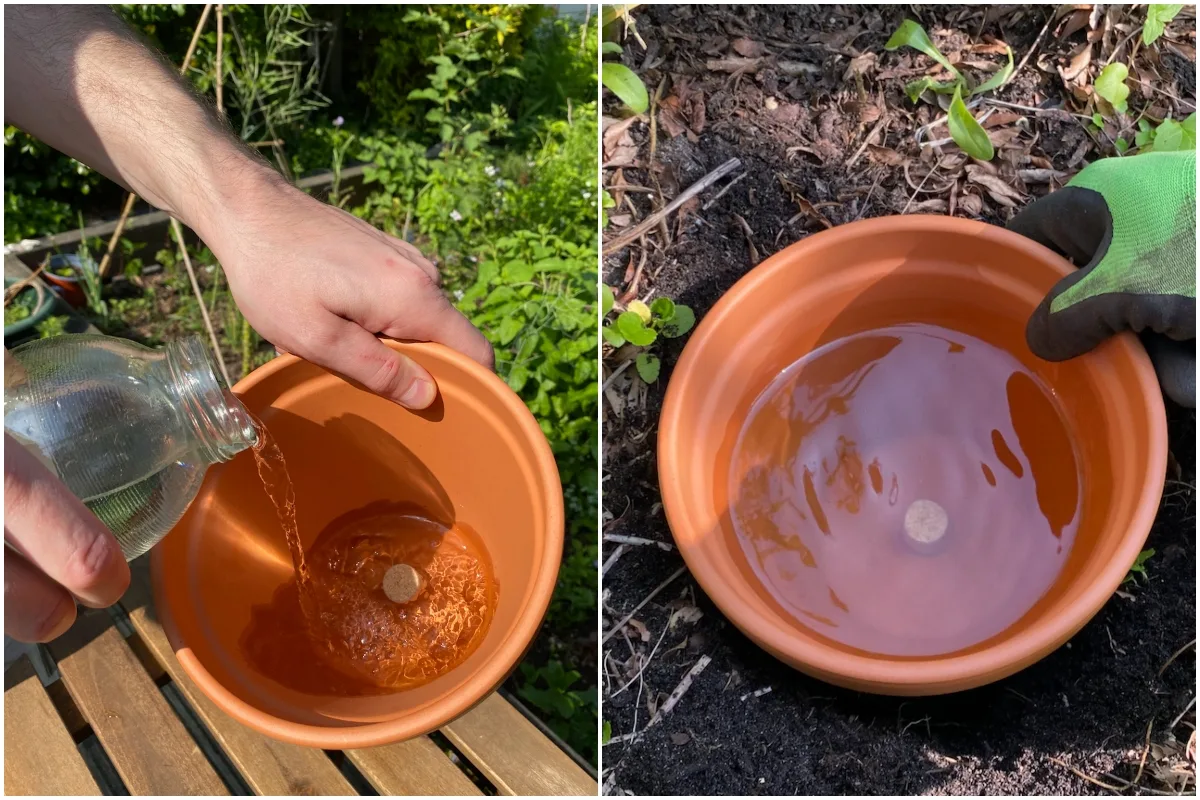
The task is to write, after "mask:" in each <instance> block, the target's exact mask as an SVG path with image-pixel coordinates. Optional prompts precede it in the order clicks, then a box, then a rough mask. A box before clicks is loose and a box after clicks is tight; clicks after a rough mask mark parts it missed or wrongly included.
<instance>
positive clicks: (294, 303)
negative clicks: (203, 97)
mask: <svg viewBox="0 0 1200 800" xmlns="http://www.w3.org/2000/svg"><path fill="white" fill-rule="evenodd" d="M243 197H244V198H245V199H246V201H247V202H239V203H238V204H236V206H235V207H232V208H229V209H226V210H224V211H222V212H221V218H220V220H219V222H217V223H216V224H209V225H207V226H204V228H206V229H201V236H202V237H203V238H204V240H205V242H206V243H207V244H208V246H209V247H210V248H212V251H213V253H214V254H216V256H217V258H218V259H219V260H220V262H221V265H222V266H223V267H224V269H225V272H226V274H227V275H228V276H229V285H230V288H231V289H232V291H233V296H234V298H235V299H236V300H237V303H238V306H239V308H241V310H242V313H243V314H244V315H245V316H246V319H248V320H249V321H250V323H251V324H252V325H253V326H254V328H255V330H257V331H259V332H260V333H261V334H262V335H263V336H264V337H266V338H267V339H268V340H270V341H271V342H272V343H273V344H275V345H276V346H277V347H278V348H281V349H283V350H286V351H287V352H289V353H293V354H295V355H298V356H300V357H301V358H304V359H306V360H308V361H311V362H313V363H314V364H317V365H319V366H322V367H324V368H326V369H329V370H331V371H333V372H336V373H338V374H340V375H342V376H344V377H346V378H349V379H350V380H352V381H355V382H357V383H359V384H361V385H362V386H364V387H366V388H367V389H369V390H371V391H373V392H375V393H377V394H380V395H382V396H384V397H387V398H389V399H391V400H394V401H395V402H397V403H399V404H400V405H402V406H405V407H407V408H412V409H421V408H426V407H428V406H429V405H430V404H431V403H432V402H433V401H434V398H435V397H436V394H437V392H436V387H435V384H434V380H433V378H432V377H431V376H430V375H429V373H428V372H426V371H425V370H424V369H422V368H421V367H419V366H418V365H417V364H416V363H415V362H413V361H412V360H411V359H409V358H408V357H406V356H403V355H401V354H400V353H397V352H396V351H394V350H392V349H391V348H389V347H387V346H386V345H384V344H383V343H382V342H380V341H379V340H378V339H376V338H375V334H376V333H382V334H383V335H385V336H388V337H391V338H394V339H413V340H418V341H431V342H440V343H442V344H444V345H446V346H448V347H451V348H453V349H455V350H458V351H459V352H460V353H463V354H464V355H466V356H468V357H470V358H472V359H474V360H475V361H478V362H479V363H481V364H483V365H484V366H486V367H488V368H489V369H491V368H493V364H494V361H493V354H492V347H491V345H490V344H489V343H488V341H487V339H485V338H484V337H483V334H481V333H480V332H479V331H478V330H477V329H476V328H475V327H474V326H472V325H471V323H470V322H468V321H467V319H466V317H464V316H463V315H462V314H460V313H459V312H458V311H457V310H456V309H455V308H454V307H453V306H452V305H451V304H450V302H449V300H447V299H446V296H445V295H444V294H443V293H442V290H441V288H440V286H439V277H438V273H437V269H436V268H435V267H434V266H433V264H431V263H430V262H429V261H428V260H426V259H425V258H424V257H423V256H422V255H421V253H420V251H419V250H417V248H415V247H413V246H412V245H410V244H408V243H407V242H404V241H401V240H399V239H396V238H394V237H391V236H388V235H386V234H384V233H382V232H380V231H378V230H375V229H374V228H372V227H371V226H370V225H368V224H367V223H365V222H363V221H362V220H360V219H357V218H356V217H354V216H352V215H350V214H348V213H346V212H344V211H342V210H341V209H338V208H335V207H333V206H330V205H326V204H324V203H321V202H318V201H317V200H314V199H312V198H311V197H309V196H308V195H306V194H304V193H303V192H301V191H299V190H297V189H293V188H292V187H290V186H286V185H282V184H281V183H280V182H278V181H273V180H272V181H268V182H266V185H265V186H263V185H260V186H259V187H257V188H256V189H255V190H254V191H250V192H247V193H245V194H244V195H243ZM237 206H240V207H241V209H243V210H240V211H239V210H238V208H237Z"/></svg>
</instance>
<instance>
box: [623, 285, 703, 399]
mask: <svg viewBox="0 0 1200 800" xmlns="http://www.w3.org/2000/svg"><path fill="white" fill-rule="evenodd" d="M615 305H616V301H615V300H614V298H613V293H612V289H611V288H610V287H608V286H605V287H604V290H603V303H602V308H603V311H604V316H606V317H607V316H608V314H609V312H610V311H612V310H613V307H614V306H615ZM695 324H696V315H695V314H694V313H692V310H691V309H690V308H688V307H687V306H681V305H676V304H675V302H674V301H673V300H671V299H670V298H668V297H660V298H658V299H657V300H655V301H654V302H653V303H651V304H650V305H646V304H645V303H643V302H642V301H641V300H634V301H632V302H630V303H629V305H628V306H627V307H626V310H625V311H623V312H621V314H620V315H618V316H617V318H616V319H615V320H613V321H612V323H611V324H606V325H605V326H604V328H603V329H602V330H603V332H604V341H606V342H608V343H609V344H610V345H612V346H613V347H624V346H625V345H626V344H631V345H633V346H635V347H644V348H648V347H650V346H651V345H653V344H654V343H655V342H656V341H658V338H659V337H660V336H661V337H663V338H664V339H677V338H679V337H680V336H683V335H684V334H686V333H687V332H688V331H690V330H691V329H692V328H693V327H694V326H695ZM634 366H635V367H636V368H637V371H638V375H640V376H641V378H642V380H644V381H645V382H646V383H654V382H655V381H656V380H658V373H659V372H660V370H661V369H662V361H661V359H659V357H658V356H656V355H653V354H652V353H650V352H648V351H643V352H640V353H638V354H637V357H636V358H635V360H634Z"/></svg>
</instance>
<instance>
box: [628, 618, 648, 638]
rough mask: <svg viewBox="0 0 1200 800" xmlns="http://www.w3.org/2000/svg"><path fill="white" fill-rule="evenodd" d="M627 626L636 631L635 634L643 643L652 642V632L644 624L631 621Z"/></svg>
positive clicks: (634, 620)
mask: <svg viewBox="0 0 1200 800" xmlns="http://www.w3.org/2000/svg"><path fill="white" fill-rule="evenodd" d="M625 624H626V625H627V626H629V627H630V628H632V629H633V630H634V632H635V633H636V634H637V638H639V639H641V640H642V641H643V642H648V641H650V631H649V630H647V629H646V626H645V625H644V624H642V623H641V622H639V621H638V620H636V619H631V620H629V622H626V623H625Z"/></svg>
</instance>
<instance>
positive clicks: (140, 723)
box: [4, 564, 597, 796]
mask: <svg viewBox="0 0 1200 800" xmlns="http://www.w3.org/2000/svg"><path fill="white" fill-rule="evenodd" d="M136 566H137V568H136V569H135V570H134V583H133V586H132V587H131V588H130V590H129V592H128V593H127V594H126V596H125V597H124V598H123V599H122V601H121V605H120V606H119V607H118V608H116V609H113V610H112V611H111V612H107V611H94V612H88V613H86V614H81V616H80V618H79V620H78V621H77V622H76V624H75V626H74V627H72V629H71V630H70V631H69V632H68V633H67V634H66V635H65V636H63V637H62V638H60V639H59V640H57V641H55V642H54V643H53V644H52V645H51V646H50V652H51V654H52V655H53V658H54V662H55V663H56V665H57V672H58V675H59V679H58V680H56V681H54V682H52V683H50V684H49V685H47V686H45V687H43V685H42V680H40V679H39V677H38V676H37V674H36V673H35V671H34V668H33V665H32V664H31V663H30V661H29V659H28V657H27V656H22V657H21V659H20V661H18V662H17V663H16V664H14V665H13V666H12V667H11V668H10V669H9V670H8V671H7V673H6V674H5V683H4V793H5V794H7V795H98V794H126V793H128V794H133V795H229V794H259V795H298V794H303V795H353V794H376V793H378V794H381V795H481V794H503V795H589V796H596V794H597V786H596V781H595V780H594V779H593V778H592V777H591V776H590V775H589V774H588V773H587V772H586V771H584V770H583V769H582V768H580V767H579V766H578V765H577V764H576V763H575V761H574V760H572V759H571V757H570V756H568V755H567V754H566V753H564V752H563V751H562V750H561V749H559V747H558V746H557V745H556V744H555V743H554V742H553V741H551V740H550V739H549V738H547V737H546V736H545V735H544V734H543V733H542V732H541V731H540V730H539V729H538V728H537V727H536V726H535V725H534V724H533V723H532V722H530V721H529V720H528V719H526V718H525V716H524V715H523V714H522V713H521V712H520V711H518V710H517V709H516V708H515V707H513V706H512V705H511V704H510V703H509V702H508V701H506V700H505V699H504V698H502V697H501V696H500V695H499V694H493V695H492V696H491V697H489V698H488V699H487V700H485V701H484V702H483V703H481V704H480V705H478V706H476V707H475V708H474V709H473V710H471V711H470V712H468V713H467V714H466V715H464V716H463V717H461V718H459V719H457V720H455V721H454V722H452V723H450V724H448V725H447V726H445V727H444V728H442V729H441V730H440V731H438V732H437V733H434V734H431V735H429V736H422V737H420V738H418V739H413V740H410V741H407V742H401V743H400V744H394V745H388V746H385V747H376V748H371V749H368V750H350V751H346V752H329V751H323V750H316V749H310V748H304V747H297V746H295V745H290V744H284V743H282V742H277V741H275V740H273V739H269V738H267V737H265V736H263V735H261V734H259V733H256V732H255V731H253V730H251V729H249V728H247V727H244V726H243V725H242V724H241V723H239V722H236V721H235V720H234V719H233V718H231V717H229V716H228V715H226V714H225V713H224V712H222V711H221V710H219V709H218V708H217V707H216V705H214V704H213V703H212V702H211V701H210V700H208V699H207V698H206V697H205V696H204V695H202V694H201V693H200V692H199V691H198V690H197V689H196V687H195V685H194V684H193V683H192V682H191V681H190V680H189V679H188V677H187V676H186V675H185V674H184V673H183V671H182V669H181V668H180V666H179V662H178V661H177V660H176V658H175V655H174V653H173V652H172V650H171V647H170V645H169V643H168V642H167V637H166V634H165V633H164V632H163V630H162V628H161V627H160V626H159V624H158V622H157V621H156V620H155V618H154V615H153V612H152V610H151V609H152V604H151V600H150V590H149V581H148V570H147V569H146V568H145V566H144V564H138V565H136Z"/></svg>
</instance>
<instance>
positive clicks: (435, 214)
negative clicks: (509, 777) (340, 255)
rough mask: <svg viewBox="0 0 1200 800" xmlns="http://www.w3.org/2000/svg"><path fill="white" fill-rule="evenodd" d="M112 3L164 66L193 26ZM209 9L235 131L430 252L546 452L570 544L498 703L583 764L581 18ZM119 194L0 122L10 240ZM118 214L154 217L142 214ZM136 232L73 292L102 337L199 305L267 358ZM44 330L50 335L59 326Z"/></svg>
mask: <svg viewBox="0 0 1200 800" xmlns="http://www.w3.org/2000/svg"><path fill="white" fill-rule="evenodd" d="M118 10H119V12H120V13H121V14H122V15H123V16H124V17H125V19H126V20H127V21H129V22H130V24H132V25H133V26H134V27H135V28H137V29H138V30H139V31H140V32H141V33H142V34H143V35H144V36H145V37H146V38H147V39H148V40H149V41H150V42H151V43H153V44H155V45H156V46H158V47H160V48H162V49H163V50H164V52H165V53H166V56H167V58H168V59H170V60H171V61H173V62H174V63H180V62H182V60H183V56H184V53H185V51H186V49H187V46H188V43H189V41H190V39H191V36H192V32H193V31H194V29H195V27H196V24H197V22H198V21H199V18H200V15H201V7H200V6H184V5H141V6H135V5H123V6H119V7H118ZM214 13H215V12H214ZM223 13H224V31H225V33H224V40H223V42H222V45H223V46H222V48H221V50H222V65H221V66H222V74H223V76H224V77H223V83H222V89H223V101H224V107H225V112H226V114H227V117H228V119H229V123H230V126H231V128H232V130H233V131H234V132H235V133H237V134H238V135H240V136H241V137H242V138H243V139H244V140H245V141H247V143H249V144H250V145H251V146H252V147H254V148H256V149H257V150H259V152H260V153H262V155H263V157H264V158H265V159H267V160H268V161H270V162H271V163H273V164H274V165H275V166H276V168H277V169H279V170H280V172H282V173H284V174H285V175H288V176H289V177H291V178H301V177H304V176H310V175H314V174H328V175H330V176H331V177H332V184H331V185H330V186H329V188H328V190H327V191H326V193H325V194H323V195H322V196H323V197H325V198H326V199H328V201H329V202H331V203H334V204H336V205H338V206H340V207H342V208H345V209H346V210H348V211H350V212H351V213H354V214H356V215H358V216H360V217H362V218H363V219H366V220H368V221H370V222H371V223H372V224H374V225H376V226H378V227H380V228H382V229H385V230H387V231H388V232H389V233H392V234H394V235H397V236H400V237H403V238H404V239H406V240H407V241H410V242H412V243H414V244H415V245H417V246H418V247H419V248H421V249H422V251H423V252H425V253H426V254H427V255H428V256H429V257H430V258H431V259H432V260H434V261H435V262H436V263H437V264H438V266H439V267H440V268H441V270H442V273H443V279H444V285H445V288H446V291H447V292H448V293H450V295H451V296H452V298H453V299H454V301H455V302H456V304H457V305H458V307H459V308H460V309H461V310H462V311H463V312H464V313H466V314H467V316H468V317H470V318H471V319H472V320H473V321H474V322H475V323H476V324H477V325H478V326H479V327H480V328H481V329H482V330H483V331H484V333H485V334H486V335H487V336H488V337H489V338H490V339H491V341H492V343H493V344H494V345H495V347H496V354H497V369H498V371H499V373H500V375H501V377H503V378H504V379H505V380H506V381H507V382H508V383H509V385H510V386H511V387H512V388H513V390H514V391H515V392H517V394H519V395H520V396H521V398H522V399H523V400H525V402H526V403H527V404H528V406H529V408H530V409H531V411H532V412H533V413H534V415H535V416H536V417H537V419H538V421H539V423H540V424H541V427H542V430H543V431H544V432H545V434H546V436H547V437H548V439H549V440H550V443H551V446H552V448H553V450H554V454H555V456H556V458H557V459H558V466H559V470H560V473H561V476H562V482H563V486H564V491H565V494H566V504H567V510H568V517H567V519H568V532H567V544H566V547H565V552H564V560H563V567H562V571H561V573H560V577H559V582H558V587H557V590H556V593H555V595H554V599H553V602H552V606H551V608H550V612H549V614H548V615H547V618H546V621H545V624H544V626H543V630H542V633H541V634H540V635H539V637H538V639H537V640H536V642H535V644H534V646H533V648H532V649H531V651H530V652H529V654H528V655H527V657H526V660H525V662H524V664H523V665H522V667H521V669H520V670H518V671H517V672H516V673H515V674H514V676H513V677H512V678H511V680H510V683H509V689H510V690H511V691H512V692H513V693H515V694H516V695H517V696H519V697H520V698H521V699H522V700H523V702H524V703H525V704H526V705H527V706H529V707H530V708H531V709H532V710H533V711H534V712H535V713H536V714H538V715H539V716H540V717H541V718H542V719H543V720H544V721H545V722H546V723H547V724H548V725H549V726H550V727H551V728H552V729H553V730H555V731H556V732H557V733H558V734H559V735H560V736H562V737H563V738H565V739H566V741H567V742H568V743H569V744H570V745H571V746H572V747H573V748H574V749H575V750H576V751H577V752H579V753H580V754H581V755H582V756H583V757H584V758H586V759H588V760H590V761H591V762H592V763H595V761H596V755H597V754H596V746H595V739H596V737H595V731H596V727H597V723H596V715H597V701H596V685H595V677H594V676H595V675H596V659H595V650H596V648H595V618H596V617H595V615H596V599H595V598H596V568H595V563H596V557H597V545H596V536H597V531H596V522H595V521H596V507H597V503H598V498H597V492H596V466H595V465H596V463H597V444H596V437H597V434H596V403H597V369H598V368H597V365H596V359H595V352H596V347H597V333H596V326H595V314H596V311H595V305H596V296H597V292H596V288H597V275H596V247H597V242H596V215H597V205H598V199H597V198H598V186H597V176H596V147H595V142H596V137H597V113H596V102H595V98H596V75H595V55H596V40H597V36H596V30H597V21H596V19H595V15H594V14H588V15H587V16H586V18H585V17H583V16H580V17H579V18H573V17H564V18H558V17H556V16H555V14H554V12H553V9H549V8H547V7H542V6H532V5H509V6H504V5H498V6H497V5H451V6H428V7H427V6H346V7H334V6H316V5H314V6H305V5H273V6H251V5H226V6H224V12H223ZM216 45H217V42H216V26H215V25H214V24H213V21H212V20H211V19H210V20H209V22H208V24H207V26H206V27H205V29H204V32H203V34H202V36H201V38H200V41H199V45H198V47H197V50H196V54H195V58H194V60H193V63H192V66H191V68H190V69H189V70H188V72H187V76H188V78H189V80H191V81H192V83H193V84H194V85H195V87H196V88H197V90H198V91H200V92H201V93H203V94H204V95H205V96H206V97H208V98H209V99H210V101H211V100H213V98H214V97H215V89H216V72H217V71H216V69H215V67H216V63H215V60H216V54H217V46H216ZM352 168H354V169H355V170H356V171H361V172H362V173H363V174H362V176H361V178H356V183H355V186H354V187H350V186H349V182H348V181H343V177H344V174H345V173H346V171H347V170H349V169H352ZM123 200H124V192H123V190H121V189H120V188H119V187H117V186H115V185H114V184H112V183H111V182H109V181H107V180H106V179H104V178H102V177H101V176H99V175H98V174H97V173H95V172H93V171H92V170H90V169H88V168H87V167H84V166H83V165H81V164H79V163H77V162H74V161H72V160H71V159H68V158H66V157H64V156H61V155H59V154H57V153H56V152H54V151H52V150H50V149H49V148H48V147H46V146H45V145H44V144H42V143H41V142H39V141H37V140H35V139H33V138H32V137H29V136H27V135H25V134H24V133H22V132H20V131H18V130H16V129H14V128H12V127H8V128H6V130H5V203H6V205H5V208H6V213H5V241H6V243H13V242H17V241H20V240H22V239H27V238H30V237H36V236H41V235H45V234H50V233H58V232H62V231H67V230H72V229H76V228H78V227H81V226H83V225H92V224H95V223H98V222H102V221H107V220H113V219H116V218H117V217H118V216H119V215H120V213H121V206H122V202H123ZM134 210H135V213H137V212H141V211H146V210H149V209H148V208H147V207H146V205H145V204H144V203H142V202H141V201H138V203H137V204H136V205H135V209H134ZM136 238H137V237H132V236H128V237H125V239H124V240H123V241H121V242H119V243H118V244H119V246H118V247H117V248H116V250H115V252H114V254H113V257H112V260H113V268H112V269H111V270H110V272H109V274H110V276H112V279H111V280H110V281H109V282H107V283H105V284H104V285H103V286H101V285H100V284H99V283H96V284H95V286H89V293H88V294H89V306H88V309H87V314H88V316H89V318H90V319H91V321H92V322H93V323H94V324H96V325H97V327H99V328H100V329H101V330H103V331H105V332H108V333H111V334H114V335H120V336H126V337H129V338H132V339H135V340H138V341H141V342H144V343H147V344H161V343H163V342H165V341H167V340H169V339H172V338H175V337H178V336H181V335H185V334H189V333H202V334H206V329H205V326H204V322H203V319H202V316H201V314H200V303H201V302H203V303H204V305H205V307H206V308H207V310H208V312H209V316H210V317H211V319H212V324H213V328H214V332H215V334H216V338H217V340H218V343H219V345H220V350H221V353H220V355H221V358H222V360H223V361H224V363H225V365H226V368H227V370H228V372H229V374H230V376H231V377H232V378H233V379H234V380H236V379H237V378H238V377H240V376H242V375H245V374H247V373H248V372H249V371H250V370H252V369H254V368H255V367H256V366H259V365H260V364H262V363H265V362H266V361H267V360H269V359H271V358H272V357H274V355H275V350H274V346H273V345H272V344H271V343H270V342H269V341H266V340H264V339H263V338H262V337H260V336H259V335H258V334H257V333H256V332H255V331H254V329H253V328H252V327H251V326H250V325H248V324H247V323H246V321H245V319H244V318H243V317H242V316H241V314H240V313H239V312H238V310H237V306H236V305H235V304H234V302H233V299H232V296H231V295H230V293H229V290H228V282H227V281H226V280H225V279H224V275H223V273H222V270H221V267H220V264H219V263H217V261H216V260H215V258H214V257H213V255H212V253H211V252H210V251H209V250H208V249H207V248H206V247H204V245H203V243H200V242H196V241H194V240H193V239H190V238H189V239H188V241H187V246H188V248H189V249H188V254H189V258H190V260H191V262H192V265H193V267H194V268H195V271H196V273H197V282H198V284H199V286H200V294H201V295H202V298H201V297H197V295H196V294H195V292H193V290H192V288H191V282H190V280H189V277H188V274H187V270H186V267H185V265H184V262H183V259H182V257H181V254H180V249H179V243H178V242H176V241H175V240H174V238H173V236H172V235H171V234H169V233H164V234H162V236H161V237H160V238H159V239H156V240H154V241H151V242H149V243H146V242H140V243H139V242H138V241H135V239H136ZM107 247H108V242H107V241H104V240H99V239H91V240H88V241H86V242H85V243H84V246H83V247H82V248H80V252H79V253H78V255H80V256H81V258H82V259H84V260H85V263H87V264H89V265H91V264H94V263H95V262H96V261H99V260H100V259H101V258H102V254H103V253H105V251H106V250H107ZM85 257H86V258H85ZM85 272H87V273H88V274H91V273H92V272H93V270H91V269H87V270H85ZM15 313H19V312H15ZM52 319H53V318H52ZM43 327H44V330H43V334H44V335H53V334H54V333H57V332H61V330H62V323H61V320H60V321H58V322H57V323H55V322H52V321H51V320H47V322H46V323H44V324H43ZM206 340H207V335H206Z"/></svg>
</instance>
